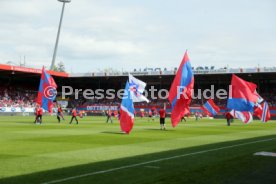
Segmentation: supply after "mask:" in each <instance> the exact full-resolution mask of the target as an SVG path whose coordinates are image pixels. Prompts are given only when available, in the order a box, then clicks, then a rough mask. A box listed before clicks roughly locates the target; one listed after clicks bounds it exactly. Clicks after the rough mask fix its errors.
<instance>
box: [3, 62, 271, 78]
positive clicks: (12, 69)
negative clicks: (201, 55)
mask: <svg viewBox="0 0 276 184" xmlns="http://www.w3.org/2000/svg"><path fill="white" fill-rule="evenodd" d="M0 71H7V72H8V73H10V72H19V73H22V74H23V73H30V74H41V69H35V68H28V67H22V66H13V65H6V64H0ZM48 72H49V73H50V74H51V75H53V76H56V77H105V76H109V77H116V76H127V75H128V73H131V74H133V75H137V76H159V75H175V73H176V70H161V69H160V68H155V69H154V68H151V70H148V69H147V70H146V69H144V70H142V71H133V72H114V73H108V72H88V73H66V72H56V71H51V70H48ZM233 73H235V74H242V73H276V67H260V68H258V67H256V68H221V69H200V70H198V69H194V74H195V75H209V74H233Z"/></svg>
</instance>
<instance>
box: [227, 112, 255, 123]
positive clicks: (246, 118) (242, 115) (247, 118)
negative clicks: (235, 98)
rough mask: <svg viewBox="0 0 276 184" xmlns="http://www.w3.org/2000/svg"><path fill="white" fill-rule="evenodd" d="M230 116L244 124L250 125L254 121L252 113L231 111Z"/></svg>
mask: <svg viewBox="0 0 276 184" xmlns="http://www.w3.org/2000/svg"><path fill="white" fill-rule="evenodd" d="M230 114H231V115H232V116H233V117H235V118H238V119H239V120H241V121H242V122H244V123H250V122H252V121H253V117H252V114H251V112H241V111H235V110H232V111H230Z"/></svg>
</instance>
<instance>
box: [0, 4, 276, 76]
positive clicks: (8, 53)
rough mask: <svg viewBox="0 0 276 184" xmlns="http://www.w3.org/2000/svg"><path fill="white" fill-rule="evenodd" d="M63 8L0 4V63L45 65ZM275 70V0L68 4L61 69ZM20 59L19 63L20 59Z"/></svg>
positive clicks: (59, 6) (63, 27)
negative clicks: (185, 64)
mask: <svg viewBox="0 0 276 184" xmlns="http://www.w3.org/2000/svg"><path fill="white" fill-rule="evenodd" d="M61 6H62V4H61V3H60V2H58V1H57V0H0V27H1V29H0V63H6V62H7V61H12V62H14V63H19V62H20V57H21V58H23V56H24V55H25V56H26V61H27V65H30V66H34V67H41V66H42V65H46V66H49V65H50V63H51V58H52V54H53V47H54V43H55V39H56V33H57V26H58V22H59V16H60V12H61ZM186 49H188V51H189V56H190V60H191V62H192V65H193V66H200V65H204V66H205V65H207V66H210V65H215V66H217V67H223V66H227V65H228V66H230V67H255V66H258V64H259V65H260V66H275V61H276V1H275V0H232V1H226V0H224V1H223V0H208V1H204V0H139V1H138V0H101V1H99V0H72V2H71V3H70V4H67V5H66V8H65V14H64V21H63V25H62V30H61V37H60V44H59V49H58V53H57V61H63V62H64V63H65V65H66V69H67V71H69V72H71V71H73V72H88V71H97V70H102V69H105V68H109V67H112V68H116V69H117V70H122V69H124V70H130V69H133V68H144V67H167V68H172V67H175V66H178V65H179V63H180V61H181V59H182V56H183V54H184V51H185V50H186ZM22 60H23V59H22Z"/></svg>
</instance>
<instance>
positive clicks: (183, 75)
mask: <svg viewBox="0 0 276 184" xmlns="http://www.w3.org/2000/svg"><path fill="white" fill-rule="evenodd" d="M193 88H194V74H193V70H192V67H191V64H190V61H189V58H188V53H187V51H186V52H185V55H184V58H183V60H182V62H181V64H180V66H179V68H178V70H177V73H176V76H175V78H174V80H173V83H172V85H171V89H170V92H169V101H170V103H171V105H172V114H171V121H172V126H173V127H175V126H176V125H177V124H178V123H179V121H180V120H181V118H182V117H183V116H184V115H185V114H187V113H189V112H190V108H189V105H190V103H191V101H192V93H193Z"/></svg>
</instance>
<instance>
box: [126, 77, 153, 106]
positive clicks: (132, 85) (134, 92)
mask: <svg viewBox="0 0 276 184" xmlns="http://www.w3.org/2000/svg"><path fill="white" fill-rule="evenodd" d="M128 80H129V89H130V94H131V97H132V100H133V102H147V103H149V100H148V99H147V98H146V97H145V96H144V95H143V93H144V91H145V88H146V85H147V84H146V83H145V82H143V81H141V80H139V79H137V78H135V77H133V75H131V74H129V79H128Z"/></svg>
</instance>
